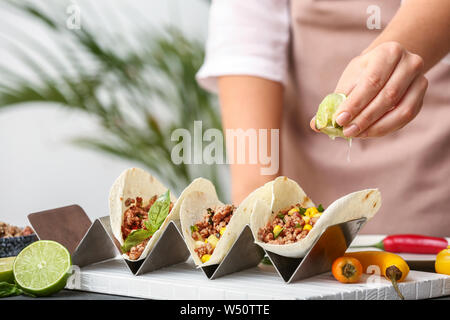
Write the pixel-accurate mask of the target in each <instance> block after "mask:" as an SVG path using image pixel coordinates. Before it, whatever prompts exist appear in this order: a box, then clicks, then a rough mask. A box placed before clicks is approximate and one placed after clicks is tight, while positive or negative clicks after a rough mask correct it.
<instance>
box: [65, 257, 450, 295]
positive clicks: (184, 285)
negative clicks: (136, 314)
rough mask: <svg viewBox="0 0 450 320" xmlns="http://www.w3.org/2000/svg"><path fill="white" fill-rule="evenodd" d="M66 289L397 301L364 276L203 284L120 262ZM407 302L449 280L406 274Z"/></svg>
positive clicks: (379, 281)
mask: <svg viewBox="0 0 450 320" xmlns="http://www.w3.org/2000/svg"><path fill="white" fill-rule="evenodd" d="M79 275H80V278H79V281H74V282H72V283H70V284H69V288H72V289H77V290H83V291H90V292H99V293H106V294H114V295H122V296H132V297H142V298H150V299H200V300H205V299H221V300H222V299H255V300H262V299H339V300H342V299H368V300H373V299H379V300H386V299H398V297H397V294H396V293H395V291H394V289H393V288H392V285H391V284H390V282H389V281H387V280H385V279H384V278H382V277H378V276H370V277H371V278H369V276H367V275H364V276H363V279H362V282H361V283H358V284H341V283H339V282H337V281H336V280H335V279H334V278H333V276H332V275H331V273H326V274H322V275H319V276H316V277H312V278H309V279H306V280H302V281H299V282H296V283H292V284H285V283H284V282H283V281H282V279H281V278H280V277H279V276H278V274H277V273H276V271H275V269H274V268H273V267H272V266H265V265H260V266H258V267H256V268H253V269H249V270H245V271H242V272H238V273H235V274H231V275H228V276H225V277H223V278H219V279H217V280H208V279H207V278H206V277H205V275H204V274H203V272H202V271H201V270H199V269H196V268H195V266H194V264H193V263H192V262H190V261H189V260H188V262H186V263H182V264H178V265H175V266H171V267H168V268H164V269H161V270H157V271H155V272H152V273H148V274H144V275H141V276H133V275H132V274H131V273H130V272H129V271H128V269H127V267H126V265H125V263H124V262H123V261H121V260H119V259H113V260H109V261H105V262H102V263H99V264H95V265H91V266H88V267H85V268H82V269H81V271H80V273H79ZM399 286H400V290H401V291H402V293H403V295H404V296H405V298H406V299H426V298H431V297H439V296H445V295H450V276H445V275H440V274H435V273H427V272H419V271H411V272H410V273H409V275H408V277H407V279H406V281H405V282H402V283H400V284H399Z"/></svg>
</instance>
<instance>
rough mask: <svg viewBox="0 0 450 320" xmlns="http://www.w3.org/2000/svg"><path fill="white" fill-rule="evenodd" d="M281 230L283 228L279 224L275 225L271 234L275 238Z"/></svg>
mask: <svg viewBox="0 0 450 320" xmlns="http://www.w3.org/2000/svg"><path fill="white" fill-rule="evenodd" d="M281 231H283V228H282V227H281V226H279V225H276V226H275V227H274V228H273V235H274V237H275V238H276V237H278V236H279V235H280V233H281Z"/></svg>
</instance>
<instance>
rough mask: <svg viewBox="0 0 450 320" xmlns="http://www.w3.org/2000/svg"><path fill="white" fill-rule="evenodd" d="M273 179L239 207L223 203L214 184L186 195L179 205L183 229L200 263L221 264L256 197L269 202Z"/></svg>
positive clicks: (190, 248)
mask: <svg viewBox="0 0 450 320" xmlns="http://www.w3.org/2000/svg"><path fill="white" fill-rule="evenodd" d="M272 183H273V182H270V183H267V184H265V185H264V186H262V187H260V188H258V189H256V190H255V191H253V192H252V193H251V194H250V195H249V196H248V197H247V198H246V199H245V200H243V201H242V203H241V204H240V205H239V206H238V207H235V206H234V205H232V204H224V203H222V202H221V201H220V200H219V199H218V196H217V193H216V190H215V188H211V189H205V190H201V191H193V192H190V193H189V195H187V196H186V198H185V199H184V201H183V203H182V205H181V209H180V221H181V229H182V232H183V236H184V240H185V241H186V244H187V246H188V248H189V251H190V252H191V256H192V258H193V260H194V263H195V264H196V265H197V266H199V267H203V266H209V265H214V264H219V263H220V262H221V261H222V260H223V258H224V257H225V255H226V254H227V253H228V251H229V250H230V248H231V246H232V245H233V243H234V241H235V240H236V239H237V237H238V236H239V234H240V233H241V231H242V229H243V228H244V227H245V225H246V224H248V223H249V222H250V214H251V209H252V208H253V206H254V204H255V201H256V199H259V201H261V202H262V203H266V205H270V203H271V200H272V195H271V192H272V191H271V190H272V187H271V184H272ZM211 185H212V184H211Z"/></svg>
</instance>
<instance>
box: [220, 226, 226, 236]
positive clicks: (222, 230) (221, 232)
mask: <svg viewBox="0 0 450 320" xmlns="http://www.w3.org/2000/svg"><path fill="white" fill-rule="evenodd" d="M226 229H227V228H226V227H223V228H220V231H219V233H220V235H223V234H224V233H225V230H226Z"/></svg>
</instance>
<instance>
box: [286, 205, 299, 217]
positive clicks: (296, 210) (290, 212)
mask: <svg viewBox="0 0 450 320" xmlns="http://www.w3.org/2000/svg"><path fill="white" fill-rule="evenodd" d="M299 211H300V210H299V209H298V207H294V208H292V209H291V210H289V211H288V215H290V216H292V215H293V214H294V213H296V212H299Z"/></svg>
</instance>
